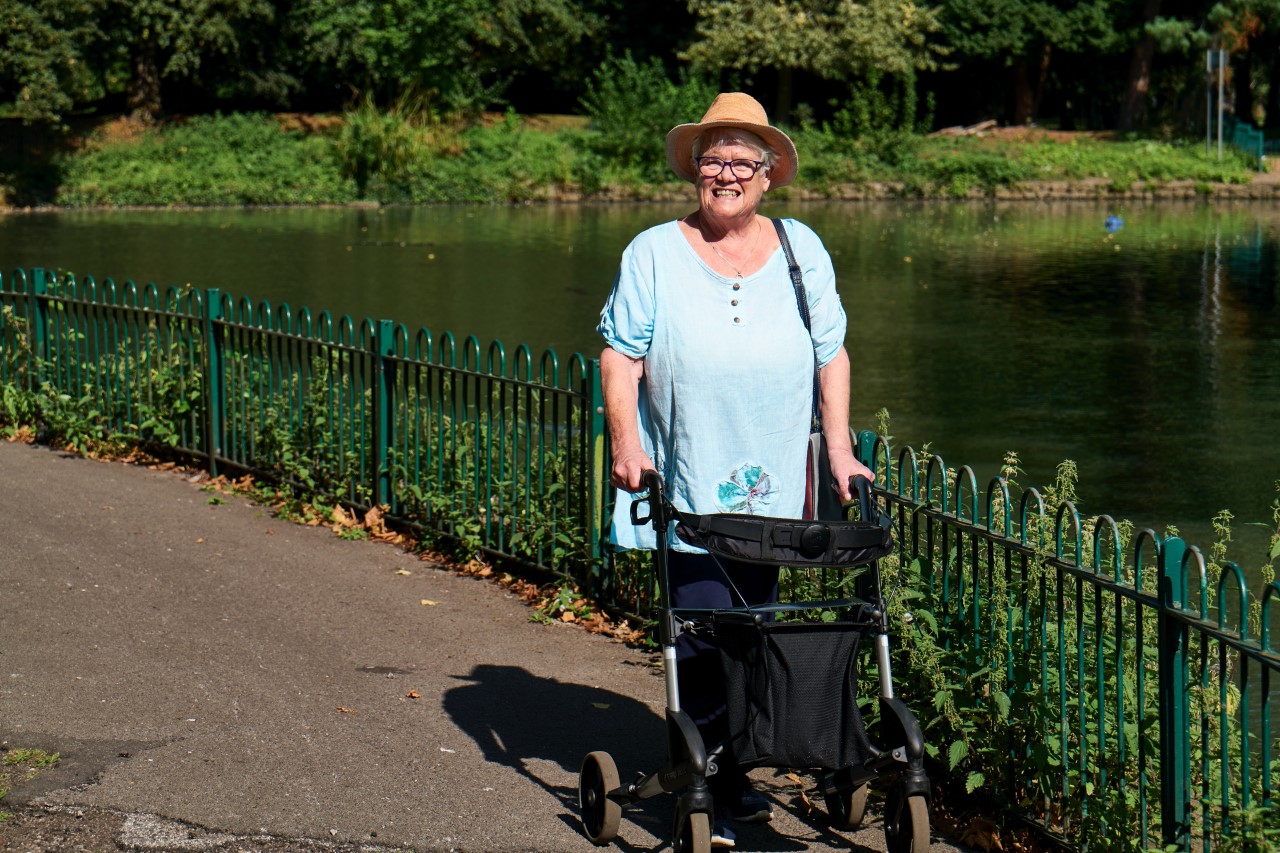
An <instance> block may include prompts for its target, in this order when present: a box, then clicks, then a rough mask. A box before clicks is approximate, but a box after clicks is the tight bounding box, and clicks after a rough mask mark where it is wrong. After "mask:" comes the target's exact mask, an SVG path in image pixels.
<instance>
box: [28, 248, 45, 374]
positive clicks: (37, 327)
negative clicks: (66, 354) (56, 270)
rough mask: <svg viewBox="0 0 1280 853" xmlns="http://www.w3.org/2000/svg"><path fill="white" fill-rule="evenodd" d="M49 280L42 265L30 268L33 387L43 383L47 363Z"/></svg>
mask: <svg viewBox="0 0 1280 853" xmlns="http://www.w3.org/2000/svg"><path fill="white" fill-rule="evenodd" d="M48 294H49V282H48V279H47V278H46V276H45V271H44V269H43V268H42V267H35V268H34V269H32V270H31V355H32V357H33V360H34V362H35V363H34V364H33V365H32V370H31V376H32V379H33V386H32V387H34V388H39V387H40V386H41V385H42V384H44V368H45V365H46V364H48V363H49V300H48Z"/></svg>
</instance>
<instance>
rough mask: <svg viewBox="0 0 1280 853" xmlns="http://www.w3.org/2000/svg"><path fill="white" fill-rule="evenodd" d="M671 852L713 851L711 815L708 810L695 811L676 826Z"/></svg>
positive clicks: (702, 852) (709, 852)
mask: <svg viewBox="0 0 1280 853" xmlns="http://www.w3.org/2000/svg"><path fill="white" fill-rule="evenodd" d="M671 853H711V817H710V816H709V815H708V814H707V813H706V812H694V813H693V814H691V815H689V817H688V819H687V820H686V821H685V822H684V825H683V826H677V827H676V837H675V840H674V841H673V842H672V843H671Z"/></svg>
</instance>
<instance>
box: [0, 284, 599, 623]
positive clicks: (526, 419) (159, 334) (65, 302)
mask: <svg viewBox="0 0 1280 853" xmlns="http://www.w3.org/2000/svg"><path fill="white" fill-rule="evenodd" d="M0 305H3V306H5V309H6V313H5V314H4V315H3V319H0V354H3V355H2V356H0V382H2V383H5V384H6V385H9V386H12V387H21V388H24V389H26V390H28V391H30V392H33V393H35V394H36V396H37V397H38V398H39V399H40V400H41V406H42V409H41V416H42V417H43V418H44V419H46V420H47V419H48V418H50V417H52V418H55V419H56V418H57V417H59V411H60V410H65V411H66V413H67V417H68V421H69V422H70V419H71V418H72V414H73V412H74V413H75V417H76V418H77V420H76V423H77V424H83V423H85V422H86V421H90V422H93V423H97V424H100V425H101V427H102V429H103V430H105V431H107V432H113V433H118V434H122V435H127V436H129V437H131V438H133V439H140V440H142V441H144V442H148V443H152V444H159V445H163V446H167V447H170V448H172V449H173V450H176V451H181V452H184V453H187V454H190V455H191V456H194V457H196V458H200V459H202V460H204V462H205V464H207V466H208V467H209V469H210V470H211V471H212V472H214V473H219V472H223V471H241V472H252V473H256V474H260V475H268V476H270V477H272V478H274V479H276V480H278V481H281V482H283V483H288V484H293V485H295V486H297V487H299V488H300V489H301V490H304V491H306V492H309V493H312V494H320V495H329V496H331V497H333V498H335V499H338V500H342V501H345V502H346V503H348V504H350V505H352V506H354V507H358V508H361V509H368V508H370V507H373V506H381V507H385V508H387V511H388V512H389V513H390V514H391V515H392V516H393V517H396V518H399V519H401V520H404V521H405V522H407V523H410V524H413V525H416V526H418V527H420V528H421V529H423V530H424V531H427V532H438V533H442V534H445V535H448V536H451V537H455V538H456V539H458V540H460V541H462V542H463V543H464V544H466V545H467V546H468V547H470V548H477V549H482V550H485V551H488V552H489V553H492V554H495V555H500V556H506V557H511V558H514V559H517V560H522V561H524V562H526V563H529V564H532V565H535V566H539V567H542V568H545V569H548V570H550V571H552V572H555V573H558V574H561V575H564V576H566V577H572V578H574V579H575V580H577V581H578V582H579V583H580V584H581V585H582V586H583V588H584V589H585V590H588V591H590V592H592V593H595V594H597V595H600V596H602V597H606V598H607V597H608V596H609V592H610V589H611V586H612V583H611V580H610V579H609V578H606V577H604V576H603V574H602V573H601V572H600V571H599V563H600V559H601V550H600V522H599V519H600V518H601V515H602V513H603V511H604V508H603V505H602V500H603V497H604V494H603V491H602V490H601V489H600V488H599V485H598V484H599V481H600V478H599V477H598V476H596V467H595V466H598V465H599V464H600V460H601V459H602V458H603V453H604V447H603V438H602V423H603V421H602V410H601V406H602V401H601V395H600V385H599V376H598V369H597V365H596V363H595V362H589V361H586V360H584V359H583V358H582V357H581V356H579V355H574V356H572V357H571V358H570V359H568V360H567V361H565V362H561V360H560V359H559V358H558V357H557V356H556V354H555V353H553V352H545V353H543V354H541V355H540V356H538V357H535V356H534V355H533V353H532V352H531V351H530V350H529V349H528V348H527V347H524V346H520V347H518V348H516V349H515V350H514V351H513V352H512V353H511V354H510V355H508V353H507V351H506V349H505V347H504V346H503V345H502V344H501V343H499V342H494V343H493V344H490V345H489V346H488V347H487V348H484V349H483V350H482V347H481V345H480V343H479V341H477V340H476V339H475V338H470V337H469V338H467V339H466V340H464V341H462V342H460V343H459V342H458V341H456V340H455V339H454V337H453V336H452V335H450V334H447V333H446V334H444V335H443V336H441V337H440V338H439V339H438V340H437V339H435V338H434V337H433V336H432V334H431V333H430V332H429V331H428V330H426V329H419V330H417V331H415V332H410V330H408V329H407V328H406V327H405V326H403V325H400V324H395V323H392V322H390V321H387V320H377V321H375V320H367V319H366V320H362V321H360V322H358V323H357V322H355V321H353V320H351V318H349V317H341V318H339V319H336V320H335V319H334V318H333V317H332V316H331V315H329V314H328V313H327V312H324V313H321V314H319V315H312V314H311V313H310V311H308V310H307V309H305V308H304V309H301V310H299V311H297V312H294V311H293V310H292V309H290V308H289V307H288V306H287V305H286V306H280V307H278V308H277V307H273V306H271V305H269V304H267V303H253V302H251V301H249V300H239V301H236V300H233V299H231V298H230V297H228V296H226V295H225V294H222V293H220V292H219V291H218V290H203V291H201V290H180V289H177V288H168V289H166V290H165V291H163V292H161V291H160V290H159V289H158V288H156V287H155V286H154V285H146V286H145V287H141V288H139V287H137V286H136V285H135V284H133V283H132V282H129V283H126V284H124V285H123V286H117V285H116V284H115V283H114V282H112V281H110V280H108V281H106V282H104V283H103V284H101V285H99V284H98V283H97V282H95V281H93V280H92V279H88V278H86V279H85V280H84V281H83V282H79V281H77V280H76V279H75V278H74V277H73V276H70V275H68V276H57V275H53V274H51V273H48V272H46V271H45V270H42V269H33V270H30V271H25V270H18V271H16V272H15V273H14V274H13V275H11V276H10V277H8V278H7V279H3V278H0Z"/></svg>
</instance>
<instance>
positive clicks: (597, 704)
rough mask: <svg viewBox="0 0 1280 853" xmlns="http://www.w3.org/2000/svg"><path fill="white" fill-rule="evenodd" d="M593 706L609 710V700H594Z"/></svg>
mask: <svg viewBox="0 0 1280 853" xmlns="http://www.w3.org/2000/svg"><path fill="white" fill-rule="evenodd" d="M591 707H592V708H599V709H600V710H601V711H607V710H609V703H608V702H592V703H591Z"/></svg>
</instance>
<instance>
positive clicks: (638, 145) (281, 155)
mask: <svg viewBox="0 0 1280 853" xmlns="http://www.w3.org/2000/svg"><path fill="white" fill-rule="evenodd" d="M633 124H635V122H630V121H628V122H626V123H624V124H623V126H621V127H619V126H616V125H611V124H606V123H603V122H599V123H589V121H588V120H586V119H576V118H573V117H551V118H547V117H521V116H518V115H516V114H515V113H508V114H506V115H502V116H491V117H489V118H488V119H487V120H483V119H482V120H477V121H473V122H468V123H466V124H460V123H445V122H441V121H438V120H433V119H431V118H430V117H426V116H424V114H422V113H420V112H418V113H415V112H413V111H412V110H407V111H406V110H392V111H388V112H383V111H381V110H379V109H377V108H376V107H373V106H371V105H369V104H367V103H366V104H365V105H364V106H362V107H360V108H358V109H355V110H352V111H350V112H348V113H346V114H345V115H342V116H335V117H323V116H322V117H314V116H313V117H303V116H294V115H273V114H268V113H248V114H235V115H226V116H221V115H211V116H194V117H191V118H188V119H178V120H174V121H171V122H166V123H163V124H157V125H153V126H138V125H135V124H133V123H130V122H127V121H123V122H112V123H105V124H103V125H101V126H99V127H97V128H95V129H94V130H93V131H91V132H90V133H89V134H88V135H87V136H86V137H85V138H84V140H83V142H82V143H81V144H79V145H78V146H77V147H76V148H74V149H68V150H65V151H62V152H60V153H59V154H58V155H56V156H55V157H53V158H52V160H51V161H50V163H48V164H43V165H38V166H37V167H36V168H32V167H31V164H25V165H24V164H16V165H11V167H10V170H9V171H8V172H7V173H6V172H5V171H4V170H3V169H0V202H4V203H8V204H10V205H54V206H58V207H73V208H74V207H120V206H200V205H246V204H249V205H294V204H347V203H352V202H358V201H372V202H380V203H393V204H394V203H410V204H424V203H443V202H472V203H475V202H480V203H486V202H488V203H492V202H521V201H577V200H591V199H599V200H613V201H617V200H645V199H662V198H676V199H679V198H684V197H686V196H687V195H688V188H687V187H685V186H684V185H682V184H678V183H673V182H672V180H671V177H670V175H669V173H668V170H667V168H666V164H665V159H662V157H663V155H662V152H661V140H662V134H660V133H659V132H657V131H654V130H651V129H648V128H633V127H631V125H633ZM632 130H635V132H636V134H637V135H636V136H631V137H629V136H628V135H627V134H628V132H629V131H632ZM641 133H647V135H639V134H641ZM794 135H795V138H796V142H797V145H798V146H799V148H800V151H801V152H802V155H801V156H802V162H803V165H804V168H803V169H802V170H801V173H800V176H799V178H798V180H797V182H796V184H795V185H794V187H792V188H787V189H784V190H781V191H779V192H778V193H777V196H778V197H782V196H787V195H790V196H794V197H800V198H841V197H909V198H919V197H926V198H927V197H937V198H964V197H972V196H986V195H991V194H994V193H997V192H1000V191H1001V190H1008V189H1013V188H1017V187H1027V186H1032V185H1035V186H1041V187H1045V186H1050V187H1052V185H1055V184H1056V185H1057V186H1058V189H1057V190H1054V189H1052V188H1050V189H1048V190H1047V191H1046V192H1047V193H1048V194H1053V193H1054V192H1055V191H1056V192H1061V191H1062V189H1063V188H1064V187H1067V186H1075V187H1078V186H1080V185H1082V184H1088V185H1090V186H1092V188H1093V191H1096V192H1098V193H1107V192H1121V193H1123V192H1127V191H1129V190H1130V189H1131V188H1134V187H1135V186H1141V187H1144V188H1145V189H1147V190H1148V191H1151V190H1155V191H1158V190H1159V188H1161V187H1162V186H1165V185H1168V184H1171V183H1173V182H1182V183H1184V184H1185V183H1188V182H1190V183H1191V184H1192V185H1194V188H1195V190H1196V191H1198V192H1201V193H1207V192H1211V191H1212V187H1213V185H1221V184H1246V183H1248V182H1249V181H1250V180H1251V178H1252V175H1253V171H1252V169H1251V164H1250V163H1248V161H1247V159H1246V158H1245V157H1244V156H1243V155H1242V154H1239V153H1238V152H1235V151H1234V150H1233V149H1229V153H1228V155H1227V156H1226V157H1225V158H1224V159H1222V160H1218V159H1217V158H1216V157H1214V156H1209V155H1207V154H1206V153H1205V152H1204V148H1203V146H1202V145H1197V144H1193V143H1186V142H1179V141H1176V140H1173V141H1161V140H1155V139H1142V138H1133V139H1110V138H1106V137H1097V136H1093V135H1066V134H1056V135H1055V134H1046V133H1035V132H1020V133H991V134H983V135H977V134H974V135H969V136H954V137H953V136H926V135H921V134H913V133H907V132H892V133H883V134H879V135H875V134H869V135H866V136H861V137H855V136H851V135H846V134H842V133H840V132H839V131H838V130H836V129H834V128H833V127H832V126H831V125H823V126H817V125H813V124H807V125H802V126H800V127H799V128H797V129H796V130H795V131H794ZM628 139H630V140H632V141H631V142H630V144H627V140H628ZM653 148H657V149H658V150H656V151H654V150H651V149H653Z"/></svg>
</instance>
